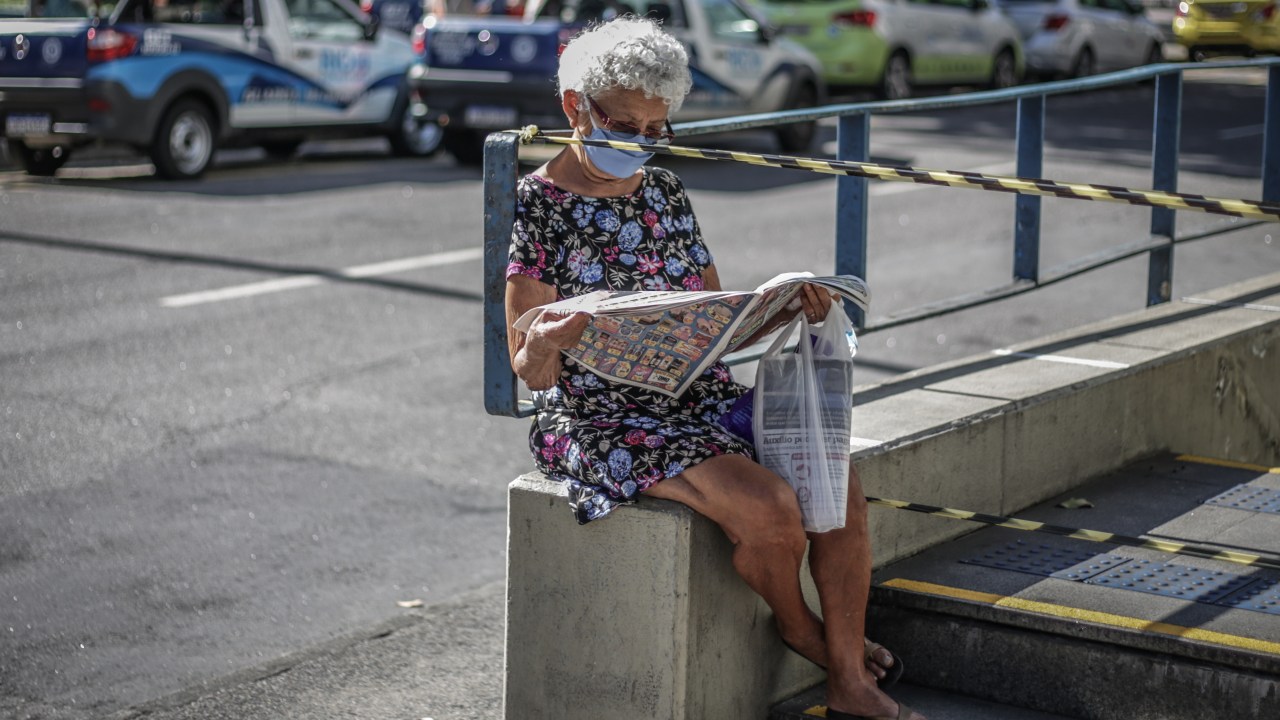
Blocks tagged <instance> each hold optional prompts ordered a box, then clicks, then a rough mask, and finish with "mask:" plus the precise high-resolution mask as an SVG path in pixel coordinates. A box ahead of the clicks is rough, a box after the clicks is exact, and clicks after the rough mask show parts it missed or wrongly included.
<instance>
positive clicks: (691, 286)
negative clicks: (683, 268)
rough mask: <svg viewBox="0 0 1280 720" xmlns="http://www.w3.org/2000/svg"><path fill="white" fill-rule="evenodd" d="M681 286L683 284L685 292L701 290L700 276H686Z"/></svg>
mask: <svg viewBox="0 0 1280 720" xmlns="http://www.w3.org/2000/svg"><path fill="white" fill-rule="evenodd" d="M681 284H683V285H684V289H685V290H701V289H702V276H700V275H686V276H685V277H684V282H683V283H681Z"/></svg>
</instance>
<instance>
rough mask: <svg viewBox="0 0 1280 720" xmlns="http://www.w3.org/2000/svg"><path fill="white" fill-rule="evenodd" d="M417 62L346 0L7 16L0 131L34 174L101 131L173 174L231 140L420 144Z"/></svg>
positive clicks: (286, 146) (265, 0) (138, 1)
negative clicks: (412, 86) (410, 80)
mask: <svg viewBox="0 0 1280 720" xmlns="http://www.w3.org/2000/svg"><path fill="white" fill-rule="evenodd" d="M246 9H249V12H246ZM413 60H414V56H413V50H412V48H411V45H410V41H409V38H408V37H407V36H405V35H401V34H398V33H395V32H381V33H380V32H378V31H377V25H376V24H374V23H371V22H370V21H369V19H368V17H367V16H365V15H364V14H362V13H361V12H360V10H359V8H357V7H356V6H355V5H354V4H353V3H351V2H350V1H349V0H166V2H164V3H163V4H161V3H159V2H157V3H155V4H153V3H152V1H151V0H123V1H122V2H121V3H120V4H119V5H118V6H116V7H115V9H114V11H113V12H112V13H111V14H110V16H109V17H108V18H106V19H105V20H104V19H99V18H93V19H91V20H84V19H80V20H44V19H40V20H34V19H33V20H8V21H5V23H4V27H3V28H0V121H2V122H3V125H2V126H0V131H2V132H3V137H4V138H5V140H6V141H7V143H8V147H9V151H10V155H11V156H12V157H14V158H15V159H16V160H18V162H19V163H21V164H22V166H23V167H24V168H25V169H26V170H27V172H29V173H32V174H35V175H52V174H53V173H54V172H55V171H57V169H58V168H59V167H61V166H62V164H63V163H65V162H66V161H67V159H68V158H69V157H70V155H71V153H72V152H74V150H75V148H77V147H79V146H81V145H84V144H87V143H90V142H99V141H100V142H110V143H122V144H126V145H132V146H134V147H136V148H138V149H140V150H142V151H143V152H146V153H149V154H150V156H151V158H152V159H153V160H154V161H155V164H156V170H157V171H158V172H159V174H160V175H162V176H164V177H170V178H190V177H196V176H199V175H200V174H202V173H203V172H204V171H205V169H206V168H207V167H208V165H209V163H210V161H211V159H212V157H213V153H214V151H215V150H216V149H217V148H218V147H219V146H226V145H231V144H236V145H259V146H261V147H262V148H263V149H265V150H266V151H267V152H268V154H270V155H273V156H288V155H290V154H292V153H293V152H294V151H295V150H296V149H297V147H298V146H299V145H300V144H301V143H302V142H303V141H304V140H306V139H308V138H313V137H327V136H344V137H352V136H356V137H358V136H370V135H383V136H386V137H387V138H388V139H390V141H391V145H392V148H393V149H394V150H395V151H396V152H397V153H399V154H404V155H426V154H429V153H431V152H433V151H434V150H435V149H436V148H437V147H438V146H439V135H440V133H439V129H438V128H437V127H435V126H433V125H424V124H423V123H421V122H420V121H419V120H418V119H417V117H416V115H415V112H414V111H415V110H416V108H415V103H413V102H412V101H411V98H410V94H409V88H408V85H407V82H406V80H405V72H406V70H407V69H408V67H409V65H410V64H411V63H412V62H413Z"/></svg>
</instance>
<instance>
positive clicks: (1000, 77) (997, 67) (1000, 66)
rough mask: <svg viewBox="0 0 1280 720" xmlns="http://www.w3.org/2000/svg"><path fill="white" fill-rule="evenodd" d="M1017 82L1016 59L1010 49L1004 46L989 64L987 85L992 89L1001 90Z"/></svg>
mask: <svg viewBox="0 0 1280 720" xmlns="http://www.w3.org/2000/svg"><path fill="white" fill-rule="evenodd" d="M1017 84H1018V60H1017V58H1015V57H1014V55H1013V51H1012V50H1010V49H1009V48H1005V49H1003V50H1001V51H1000V52H999V54H997V55H996V59H995V61H994V62H993V63H992V64H991V82H990V83H989V85H990V86H991V89H992V90H1003V89H1005V88H1011V87H1013V86H1014V85H1017Z"/></svg>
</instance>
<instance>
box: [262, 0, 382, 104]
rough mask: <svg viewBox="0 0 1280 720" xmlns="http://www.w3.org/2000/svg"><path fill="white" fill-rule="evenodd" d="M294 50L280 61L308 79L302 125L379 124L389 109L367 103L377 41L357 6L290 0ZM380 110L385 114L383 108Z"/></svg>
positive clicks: (302, 95)
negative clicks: (369, 32) (368, 35)
mask: <svg viewBox="0 0 1280 720" xmlns="http://www.w3.org/2000/svg"><path fill="white" fill-rule="evenodd" d="M285 6H286V7H287V8H288V11H289V20H288V26H289V38H290V41H291V44H292V48H291V51H290V53H289V55H288V57H286V58H282V59H281V61H282V63H284V64H287V66H288V67H289V68H290V69H292V70H293V71H294V72H296V73H297V74H298V75H300V76H301V77H302V78H304V79H305V81H306V89H305V90H304V91H303V92H302V93H300V96H299V97H298V98H297V104H296V118H295V122H297V123H298V124H301V125H308V124H327V123H361V122H365V123H368V122H378V121H380V120H383V119H385V118H386V117H387V115H388V114H389V112H390V111H389V109H388V108H380V107H374V105H375V104H374V103H370V102H364V101H363V100H364V98H363V95H364V94H365V90H366V89H367V88H368V87H369V86H370V84H371V83H372V82H373V81H374V80H376V79H377V78H376V77H375V68H374V56H375V49H376V47H377V45H376V42H375V41H374V40H373V39H370V38H367V37H366V32H365V24H364V23H363V22H361V20H360V19H359V18H360V16H359V14H358V10H356V9H355V7H354V6H352V5H348V4H347V3H344V2H341V0H285ZM379 111H380V112H379Z"/></svg>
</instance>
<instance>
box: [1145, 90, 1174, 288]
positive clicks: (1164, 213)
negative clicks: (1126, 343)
mask: <svg viewBox="0 0 1280 720" xmlns="http://www.w3.org/2000/svg"><path fill="white" fill-rule="evenodd" d="M1181 133H1182V71H1181V70H1179V71H1177V72H1171V73H1165V74H1164V75H1159V76H1157V77H1156V102H1155V137H1154V139H1153V141H1152V145H1151V161H1152V162H1151V165H1152V188H1153V189H1155V190H1169V191H1176V190H1177V189H1178V142H1179V136H1180V135H1181ZM1175 219H1176V218H1175V215H1174V211H1173V210H1172V209H1171V208H1152V210H1151V234H1152V235H1156V236H1159V237H1164V238H1168V240H1169V244H1168V245H1166V246H1164V247H1161V248H1159V249H1156V250H1152V251H1151V255H1150V260H1149V262H1148V266H1147V305H1148V306H1150V305H1159V304H1160V303H1165V302H1169V298H1170V297H1171V296H1172V294H1173V237H1174V224H1175Z"/></svg>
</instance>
